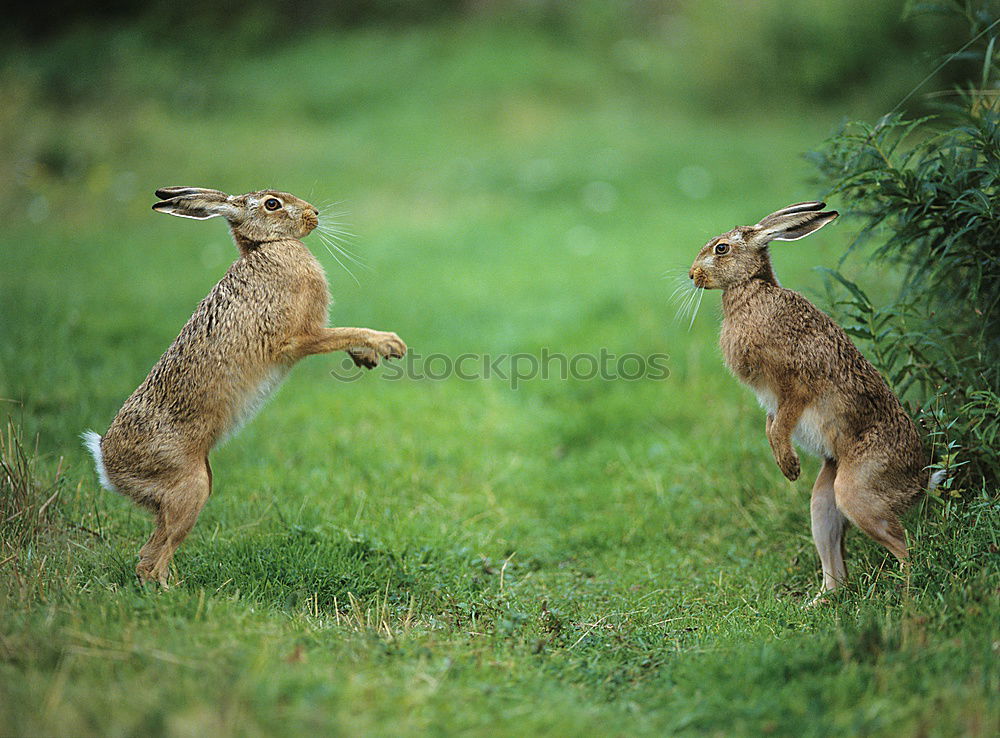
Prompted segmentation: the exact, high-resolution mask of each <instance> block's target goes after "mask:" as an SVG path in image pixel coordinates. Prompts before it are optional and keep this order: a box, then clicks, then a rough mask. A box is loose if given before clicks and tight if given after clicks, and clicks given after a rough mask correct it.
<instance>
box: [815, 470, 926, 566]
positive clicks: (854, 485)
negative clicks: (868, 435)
mask: <svg viewBox="0 0 1000 738" xmlns="http://www.w3.org/2000/svg"><path fill="white" fill-rule="evenodd" d="M877 483H878V482H877V479H874V478H873V477H872V475H870V474H864V473H862V472H861V471H860V470H859V469H858V467H857V466H855V465H851V466H848V465H847V464H844V463H841V465H840V468H839V469H838V470H837V478H836V480H835V481H834V489H835V492H836V499H837V507H839V508H840V510H841V512H843V513H844V515H846V516H847V519H848V520H850V521H851V522H852V523H854V524H855V525H856V526H858V527H859V528H861V530H863V531H864V532H865V533H867V534H868V536H869V537H870V538H872V539H873V540H875V541H877V542H878V543H881V544H882V545H883V546H885V547H886V548H887V549H889V551H890V552H891V553H892V555H893V556H895V557H896V558H897V559H899V560H900V561H901V562H904V563H905V562H906V561H907V560H908V559H909V553H908V552H907V550H906V538H905V533H904V531H903V524H902V523H900V522H899V516H898V515H897V514H896V511H895V510H894V509H893V507H892V505H891V504H890V503H889V502H888V500H887V499H886V498H885V497H884V496H883V495H880V494H879V493H878V492H877V491H876V484H877Z"/></svg>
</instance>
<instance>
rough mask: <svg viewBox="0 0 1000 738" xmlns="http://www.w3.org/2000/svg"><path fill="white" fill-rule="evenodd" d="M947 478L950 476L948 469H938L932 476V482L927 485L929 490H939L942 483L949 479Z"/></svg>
mask: <svg viewBox="0 0 1000 738" xmlns="http://www.w3.org/2000/svg"><path fill="white" fill-rule="evenodd" d="M947 476H948V470H947V469H938V470H937V471H936V472H934V473H933V474H931V481H930V483H929V484H928V485H927V488H928V489H937V488H938V487H939V486H941V482H943V481H944V480H945V479H946V478H947Z"/></svg>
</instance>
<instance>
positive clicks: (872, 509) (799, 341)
mask: <svg viewBox="0 0 1000 738" xmlns="http://www.w3.org/2000/svg"><path fill="white" fill-rule="evenodd" d="M824 207H825V205H824V203H821V202H803V203H799V204H797V205H790V206H789V207H787V208H784V209H783V210H778V211H777V212H775V213H771V214H770V215H768V216H767V217H766V218H764V219H763V220H762V221H761V222H760V223H758V224H757V225H755V226H739V227H736V228H734V229H733V230H731V231H729V232H728V233H724V234H722V235H721V236H716V237H715V238H713V239H712V240H710V241H709V242H708V243H707V244H705V246H704V247H703V248H702V249H701V251H700V252H699V253H698V258H696V259H695V261H694V264H693V265H692V267H691V271H690V273H689V276H690V278H691V279H692V280H693V281H694V285H695V286H696V287H699V288H702V289H721V290H722V291H723V293H722V316H723V317H722V333H721V336H720V344H721V346H722V352H723V355H724V357H725V362H726V366H727V367H728V368H729V370H730V371H732V373H733V374H735V375H736V377H737V379H739V380H740V381H741V382H743V383H744V384H747V385H749V386H750V388H751V389H752V390H753V391H754V392H755V393H756V395H757V399H758V400H759V401H760V404H761V405H762V406H763V407H764V409H765V410H767V421H766V431H767V440H768V441H769V442H770V444H771V452H772V453H773V454H774V460H775V461H776V462H777V463H778V467H779V468H780V469H781V472H782V473H783V474H784V475H785V476H786V477H787V478H788V479H789V480H792V481H794V480H796V479H798V476H799V458H798V456H797V455H796V454H795V451H794V450H793V449H792V444H791V440H792V438H794V439H795V441H796V443H797V444H798V445H799V446H800V447H802V448H803V449H805V450H807V451H809V452H811V453H814V454H816V455H818V456H820V457H821V458H822V459H823V468H822V470H821V471H820V473H819V477H817V479H816V483H815V484H814V485H813V491H812V504H811V512H812V534H813V540H814V541H815V543H816V548H817V550H818V551H819V557H820V560H821V561H822V563H823V591H827V590H832V589H836V588H837V587H838V586H839V585H840V584H842V583H843V582H844V580H845V579H846V577H847V569H846V568H845V566H844V546H843V533H844V524H845V518H846V519H847V520H850V521H851V522H852V523H854V524H855V525H856V526H857V527H859V528H861V530H863V531H864V532H865V533H867V534H868V535H869V536H871V537H872V538H873V539H874V540H876V541H878V542H879V543H881V544H882V545H883V546H885V547H886V548H887V549H889V551H891V552H892V553H893V554H894V555H895V556H896V557H897V558H898V559H899V560H900V561H904V562H905V561H906V559H907V550H906V541H905V539H904V532H903V527H902V525H901V524H900V522H899V515H900V514H901V513H902V512H904V511H905V510H906V509H907V508H908V507H909V506H910V504H911V503H912V502H913V500H914V498H915V497H916V496H917V495H919V494H920V492H921V491H922V490H924V489H926V488H927V487H928V486H930V487H933V486H935V485H937V484H938V482H939V481H940V475H941V474H942V473H943V472H938V473H936V474H935V475H934V476H933V477H932V476H931V475H930V474H929V472H928V470H927V463H928V461H927V454H926V451H925V449H924V446H923V443H922V440H921V438H920V435H919V433H918V432H917V429H916V427H915V426H914V424H913V421H912V420H911V419H910V417H909V416H908V415H907V414H906V411H905V410H903V407H902V405H900V403H899V400H898V399H896V396H895V395H894V394H893V393H892V391H891V390H890V389H889V387H888V385H886V383H885V381H884V380H883V379H882V377H881V376H880V375H879V373H878V371H876V369H875V367H873V366H872V365H871V364H870V363H869V362H868V361H867V360H866V359H865V357H864V356H862V355H861V352H860V351H858V350H857V348H855V346H854V344H853V343H851V341H850V339H849V338H848V337H847V334H846V333H844V331H843V330H842V329H841V328H840V326H839V325H837V324H836V323H835V322H834V321H833V320H831V319H830V318H829V317H828V316H827V315H825V314H824V313H823V312H821V311H820V310H819V309H817V308H816V307H815V306H814V305H813V304H812V303H810V302H809V301H808V300H806V298H804V297H803V296H802V295H800V294H799V293H797V292H793V291H791V290H787V289H785V288H783V287H781V286H780V285H779V284H778V280H777V279H775V276H774V271H773V270H772V269H771V259H770V255H769V254H768V244H769V243H770V242H771V241H795V240H798V239H800V238H803V237H804V236H808V235H809V234H810V233H812V232H813V231H817V230H819V229H820V228H822V227H823V226H825V225H826V224H827V223H829V222H831V221H833V220H834V219H835V218H836V217H837V215H838V214H837V212H836V211H833V210H831V211H827V212H822V211H823V208H824ZM821 597H822V592H821V594H820V595H819V596H817V600H819V599H821Z"/></svg>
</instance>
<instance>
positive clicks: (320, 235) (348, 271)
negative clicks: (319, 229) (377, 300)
mask: <svg viewBox="0 0 1000 738" xmlns="http://www.w3.org/2000/svg"><path fill="white" fill-rule="evenodd" d="M319 239H320V241H322V242H323V245H324V246H326V250H327V251H329V252H330V256H332V257H333V258H334V260H335V261H336V262H337V263H338V264H340V266H341V268H342V269H343V270H344V271H345V272H347V273H348V274H350V275H351V279H353V280H354V282H355V284H357V285H358V287H360V286H361V282H359V281H358V278H357V277H355V276H354V272H352V271H351V270H350V269H348V268H347V265H346V264H344V262H342V261H341V260H340V257H338V256H337V254H336V253H334V250H333V249H332V248H330V246H331V242H330V241H327V238H326V236H324V235H323V234H322V233H321V234H319ZM334 247H336V245H335V244H334Z"/></svg>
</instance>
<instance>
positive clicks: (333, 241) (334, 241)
mask: <svg viewBox="0 0 1000 738" xmlns="http://www.w3.org/2000/svg"><path fill="white" fill-rule="evenodd" d="M320 238H322V239H323V240H324V241H325V242H326V243H328V244H330V245H331V246H333V248H335V249H337V251H338V252H339V253H340V255H341V256H343V257H344V258H345V259H348V260H350V261H353V262H354V263H355V264H357V265H358V266H359V267H361V268H362V269H368V270H371V267H370V266H368V263H367V262H366V261H365V260H364V259H362V258H361V257H360V256H358V255H357V254H355V253H354V252H353V251H351V250H350V249H349V248H347V247H346V246H345V245H344V242H343V240H342V239H339V238H337V237H336V236H334V235H331V234H330V233H327V232H326V231H322V230H321V231H320Z"/></svg>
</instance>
